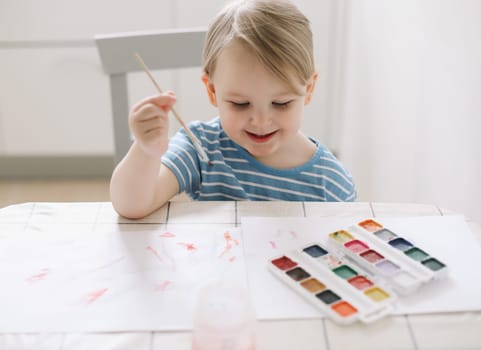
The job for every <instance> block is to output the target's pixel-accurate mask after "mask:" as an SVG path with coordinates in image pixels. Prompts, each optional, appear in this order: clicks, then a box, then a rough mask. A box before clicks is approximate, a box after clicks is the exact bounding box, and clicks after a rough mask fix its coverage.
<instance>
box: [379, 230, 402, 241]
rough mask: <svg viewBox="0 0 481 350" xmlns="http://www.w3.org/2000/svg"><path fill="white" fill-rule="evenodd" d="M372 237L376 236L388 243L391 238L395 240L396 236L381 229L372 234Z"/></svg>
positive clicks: (389, 231)
mask: <svg viewBox="0 0 481 350" xmlns="http://www.w3.org/2000/svg"><path fill="white" fill-rule="evenodd" d="M373 233H374V235H376V236H377V237H378V238H380V239H382V240H384V241H390V240H391V239H393V238H396V237H397V235H396V234H395V233H394V232H392V231H391V230H388V229H387V228H383V229H381V230H379V231H375V232H373Z"/></svg>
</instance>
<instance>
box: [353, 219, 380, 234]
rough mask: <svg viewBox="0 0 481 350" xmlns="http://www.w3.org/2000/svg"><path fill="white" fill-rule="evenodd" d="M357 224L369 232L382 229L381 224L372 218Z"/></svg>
mask: <svg viewBox="0 0 481 350" xmlns="http://www.w3.org/2000/svg"><path fill="white" fill-rule="evenodd" d="M358 225H359V226H361V227H362V228H363V229H365V230H367V231H369V232H376V231H379V230H380V229H382V225H381V224H380V223H378V222H377V221H374V220H372V219H367V220H364V221H361V222H360V223H359V224H358Z"/></svg>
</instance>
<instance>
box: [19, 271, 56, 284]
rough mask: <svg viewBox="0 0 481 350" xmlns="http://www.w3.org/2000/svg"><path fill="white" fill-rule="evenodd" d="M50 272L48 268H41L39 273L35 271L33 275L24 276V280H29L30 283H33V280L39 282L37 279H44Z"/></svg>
mask: <svg viewBox="0 0 481 350" xmlns="http://www.w3.org/2000/svg"><path fill="white" fill-rule="evenodd" d="M49 272H50V270H49V269H41V270H40V273H37V274H35V275H32V276H30V277H28V278H26V279H25V280H26V281H27V282H30V283H35V282H39V281H43V280H45V278H46V277H47V275H48V273H49Z"/></svg>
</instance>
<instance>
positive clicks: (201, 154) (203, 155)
mask: <svg viewBox="0 0 481 350" xmlns="http://www.w3.org/2000/svg"><path fill="white" fill-rule="evenodd" d="M135 58H136V59H137V61H138V62H139V64H140V66H141V67H142V69H143V70H144V71H145V73H146V74H147V76H148V77H149V78H150V80H151V81H152V83H153V84H154V86H155V88H156V89H157V92H158V93H159V94H161V93H163V91H162V89H161V88H160V86H159V84H157V82H156V81H155V79H154V77H153V76H152V74H151V73H150V70H149V68H148V67H147V65H146V64H145V62H144V60H143V59H142V57H140V55H139V54H138V53H135ZM170 110H171V111H172V114H173V115H174V117H175V119H177V121H178V122H179V123H180V125H181V126H182V127H183V128H184V130H185V132H186V133H187V136H189V138H190V140H191V141H192V143H193V145H194V148H195V149H196V151H197V153H198V154H199V158H200V160H202V161H204V162H207V163H210V162H209V157H208V156H207V153H206V152H205V150H204V148H203V147H202V144H201V143H200V141H199V139H198V138H197V137H196V136H195V135H194V134H193V133H192V131H191V130H190V129H189V128H188V127H187V124H185V122H184V120H183V119H182V118H181V116H180V115H179V113H177V111H176V110H175V108H174V107H172V108H171V109H170Z"/></svg>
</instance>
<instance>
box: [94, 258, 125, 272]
mask: <svg viewBox="0 0 481 350" xmlns="http://www.w3.org/2000/svg"><path fill="white" fill-rule="evenodd" d="M124 259H125V256H121V257H119V258H117V259H115V260H112V261H111V262H108V263H106V264H104V265H101V266H99V267H96V268H95V269H94V271H96V270H102V269H105V268H107V267H110V266H112V265H115V264H117V263H118V262H120V261H122V260H124Z"/></svg>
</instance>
